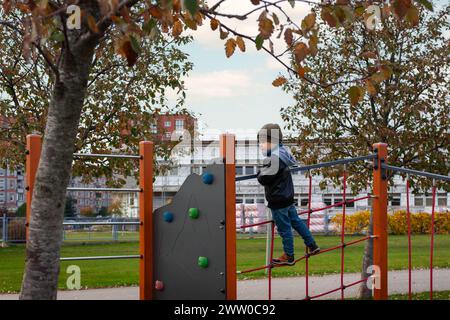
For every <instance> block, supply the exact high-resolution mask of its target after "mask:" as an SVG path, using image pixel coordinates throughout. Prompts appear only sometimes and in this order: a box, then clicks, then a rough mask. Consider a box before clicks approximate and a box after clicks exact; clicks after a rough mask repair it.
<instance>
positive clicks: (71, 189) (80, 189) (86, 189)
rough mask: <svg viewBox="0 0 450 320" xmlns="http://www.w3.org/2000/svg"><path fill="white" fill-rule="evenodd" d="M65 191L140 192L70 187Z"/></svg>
mask: <svg viewBox="0 0 450 320" xmlns="http://www.w3.org/2000/svg"><path fill="white" fill-rule="evenodd" d="M67 191H97V192H142V189H127V188H78V187H70V188H67Z"/></svg>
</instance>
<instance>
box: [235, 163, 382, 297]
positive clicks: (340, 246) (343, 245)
mask: <svg viewBox="0 0 450 320" xmlns="http://www.w3.org/2000/svg"><path fill="white" fill-rule="evenodd" d="M342 180H343V191H342V200H343V201H341V202H337V203H334V204H331V205H327V206H324V207H321V208H316V209H312V208H311V198H312V176H311V174H310V172H309V171H308V182H309V184H308V210H305V211H300V212H299V213H298V215H303V214H307V215H308V217H307V219H306V223H307V226H308V228H310V226H311V213H313V212H319V211H323V210H327V209H330V208H333V207H340V206H342V225H341V234H340V236H341V241H340V244H338V245H336V246H333V247H330V248H325V249H322V250H321V251H320V252H319V253H316V254H315V255H314V256H316V255H320V254H324V253H326V252H330V251H333V250H339V249H340V251H341V259H340V286H339V287H338V288H335V289H333V290H329V291H327V292H323V293H320V294H316V295H312V296H310V295H309V282H310V281H309V259H310V258H312V256H311V255H310V254H308V251H307V250H306V252H305V254H304V255H303V256H302V257H300V258H297V259H296V260H295V264H296V263H297V262H299V261H302V260H305V293H306V296H305V300H311V299H316V298H320V297H322V296H325V295H327V294H330V293H333V292H336V291H339V290H340V291H341V299H344V298H345V294H344V291H345V289H347V288H349V287H352V286H355V285H357V284H359V283H362V282H365V281H367V280H368V279H369V278H370V277H367V278H363V279H360V280H358V281H355V282H352V283H347V284H345V283H344V267H345V248H346V247H348V246H351V245H355V244H357V243H360V242H363V241H366V240H368V239H370V238H373V237H374V236H373V235H368V236H365V237H362V238H360V239H356V240H353V241H350V242H345V217H346V206H347V205H348V204H349V203H353V202H357V201H360V200H364V199H368V198H371V197H372V196H370V195H369V196H364V197H359V198H355V199H351V200H347V199H346V191H347V172H346V168H345V166H344V170H343V175H342ZM269 223H270V224H271V225H270V234H271V238H270V253H269V260H270V261H272V259H273V248H274V233H275V232H274V230H275V223H274V221H273V220H266V221H262V222H258V223H252V224H247V225H242V226H241V227H240V228H242V229H245V228H251V227H255V226H260V225H264V224H269ZM281 267H286V265H276V266H275V265H272V264H271V263H269V264H267V265H264V266H260V267H256V268H251V269H246V270H242V271H238V274H245V273H250V272H255V271H259V270H265V269H268V298H269V300H271V299H272V269H273V268H281Z"/></svg>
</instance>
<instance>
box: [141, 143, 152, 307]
mask: <svg viewBox="0 0 450 320" xmlns="http://www.w3.org/2000/svg"><path fill="white" fill-rule="evenodd" d="M139 155H140V156H141V159H140V160H139V186H140V188H141V192H140V193H139V217H140V222H141V225H140V228H139V253H140V255H141V259H140V262H139V298H140V299H141V300H150V299H152V297H153V142H150V141H141V142H140V143H139Z"/></svg>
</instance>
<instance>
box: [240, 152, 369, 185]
mask: <svg viewBox="0 0 450 320" xmlns="http://www.w3.org/2000/svg"><path fill="white" fill-rule="evenodd" d="M376 157H377V154H370V155H367V156H361V157H355V158H344V159H339V160H334V161H329V162H321V163H316V164H311V165H308V166H303V167H291V171H292V172H297V171H308V170H313V169H319V168H326V167H332V166H335V165H338V164H346V163H351V162H357V161H364V160H371V159H374V158H376ZM255 178H256V174H250V175H247V176H240V177H236V181H243V180H249V179H255Z"/></svg>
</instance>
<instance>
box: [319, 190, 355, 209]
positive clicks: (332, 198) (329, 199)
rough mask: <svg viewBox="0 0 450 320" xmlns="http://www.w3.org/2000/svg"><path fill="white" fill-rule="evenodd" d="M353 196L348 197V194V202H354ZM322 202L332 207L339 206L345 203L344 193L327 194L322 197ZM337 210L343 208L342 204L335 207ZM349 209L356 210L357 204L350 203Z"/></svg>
mask: <svg viewBox="0 0 450 320" xmlns="http://www.w3.org/2000/svg"><path fill="white" fill-rule="evenodd" d="M352 199H353V196H352V195H348V194H346V200H347V201H349V200H352ZM322 201H323V203H325V205H327V206H331V205H332V204H338V203H340V202H342V201H343V198H342V193H335V194H331V193H327V194H324V195H323V197H322ZM335 207H336V208H341V207H342V204H340V205H337V206H335ZM346 207H347V208H354V207H355V203H354V202H350V203H348V204H347V205H346Z"/></svg>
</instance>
